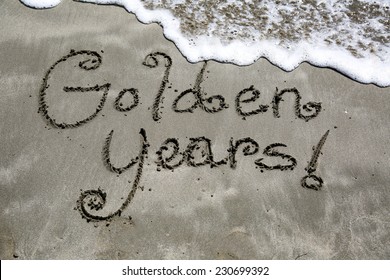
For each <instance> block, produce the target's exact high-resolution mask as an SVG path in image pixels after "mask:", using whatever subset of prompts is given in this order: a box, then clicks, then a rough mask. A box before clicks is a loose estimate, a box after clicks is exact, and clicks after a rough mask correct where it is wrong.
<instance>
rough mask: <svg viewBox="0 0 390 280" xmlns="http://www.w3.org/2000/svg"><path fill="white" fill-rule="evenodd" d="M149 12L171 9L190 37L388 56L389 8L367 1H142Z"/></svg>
mask: <svg viewBox="0 0 390 280" xmlns="http://www.w3.org/2000/svg"><path fill="white" fill-rule="evenodd" d="M142 2H144V3H145V6H146V7H147V8H149V9H167V10H169V11H171V12H172V13H173V14H174V16H175V17H177V18H179V19H180V23H181V25H180V27H181V30H182V31H183V33H185V34H186V35H187V36H189V37H196V36H198V35H205V34H207V35H208V36H215V37H218V38H221V39H222V40H223V41H225V42H226V43H228V42H229V41H231V40H235V39H238V40H244V41H248V42H250V41H255V40H275V41H276V42H278V44H280V45H281V46H284V47H286V48H290V47H291V44H292V45H294V43H296V42H300V41H303V40H305V41H308V42H316V43H317V44H319V45H335V46H340V47H342V48H344V49H346V50H348V51H349V52H350V53H351V54H353V55H354V56H356V57H362V56H366V54H367V53H374V54H375V55H377V56H379V57H386V56H388V55H389V54H388V53H389V44H390V35H389V34H390V7H389V5H388V3H387V4H383V3H381V2H379V3H376V2H370V3H367V2H365V1H356V0H354V1H332V2H333V4H330V3H328V2H327V1H316V0H301V1H275V0H270V1H269V0H257V1H193V0H183V1H177V0H163V1H149V0H143V1H142Z"/></svg>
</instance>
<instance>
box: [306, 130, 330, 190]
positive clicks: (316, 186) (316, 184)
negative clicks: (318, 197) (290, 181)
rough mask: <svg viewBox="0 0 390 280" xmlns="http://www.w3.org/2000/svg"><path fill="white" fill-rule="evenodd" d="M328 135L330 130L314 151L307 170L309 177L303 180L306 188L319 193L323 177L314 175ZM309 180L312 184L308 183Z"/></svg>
mask: <svg viewBox="0 0 390 280" xmlns="http://www.w3.org/2000/svg"><path fill="white" fill-rule="evenodd" d="M328 135H329V130H328V131H327V132H326V133H325V134H324V135H323V136H322V137H321V140H320V142H318V144H317V147H316V148H315V149H314V153H313V155H312V157H311V160H310V162H309V165H308V166H307V168H306V169H305V170H306V171H307V175H306V176H305V177H303V178H302V180H301V185H302V187H304V188H307V189H313V190H316V191H319V190H320V189H321V188H322V185H323V183H324V181H323V180H322V178H321V177H318V176H316V175H314V174H313V173H314V172H315V171H316V169H317V165H318V157H319V156H320V154H321V149H322V146H324V144H325V141H326V138H327V137H328ZM309 179H310V181H312V182H308V180H309Z"/></svg>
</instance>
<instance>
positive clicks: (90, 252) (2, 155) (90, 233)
mask: <svg viewBox="0 0 390 280" xmlns="http://www.w3.org/2000/svg"><path fill="white" fill-rule="evenodd" d="M0 11H1V17H0V26H1V32H2V34H1V36H0V88H1V91H0V120H1V122H0V143H1V145H0V258H1V259H389V258H390V254H389V252H390V218H389V217H390V203H389V202H390V191H389V182H390V175H389V169H390V162H389V155H388V153H389V152H388V151H389V147H390V127H389V123H390V114H389V112H390V88H389V87H387V88H380V87H377V86H374V85H363V84H360V83H357V82H355V81H353V80H351V79H349V78H347V77H345V76H343V75H341V74H339V73H338V72H336V71H333V70H331V69H322V68H316V67H313V66H311V65H309V64H307V63H303V64H302V65H300V66H299V67H298V68H297V69H295V70H294V71H292V72H285V71H283V70H281V69H280V68H278V67H276V66H274V65H272V64H271V63H269V62H268V61H267V60H265V59H260V60H259V61H257V62H256V63H254V64H252V65H250V66H247V67H239V66H235V65H232V64H224V63H218V62H215V61H208V62H207V63H204V62H200V63H196V64H191V63H188V61H187V60H186V59H185V58H184V57H183V56H182V55H181V54H180V52H179V51H178V50H177V48H176V47H175V45H174V44H173V43H172V42H170V41H168V40H166V38H165V37H164V36H163V33H162V29H161V27H160V26H159V25H157V24H150V25H145V24H141V23H139V22H138V21H137V20H136V18H135V16H133V15H130V14H129V13H128V12H126V11H125V10H124V9H123V8H120V7H115V6H100V5H91V4H85V3H77V2H74V1H62V2H61V4H59V5H58V6H57V7H55V8H53V9H47V10H34V9H30V8H27V7H26V6H24V5H22V4H20V3H19V2H18V1H0ZM189 16H190V15H189ZM179 97H180V98H179ZM156 100H157V101H158V102H157V103H156ZM156 104H157V105H156ZM167 139H169V141H168V142H167ZM196 141H198V144H197V143H196ZM199 143H200V144H199ZM240 143H241V144H240ZM161 146H163V147H162V148H161ZM175 147H176V148H178V151H177V152H175V151H174V150H175ZM211 151H212V153H211ZM172 155H173V156H172ZM304 178H306V179H305V180H304ZM320 181H322V183H321V184H320ZM310 187H311V188H310ZM316 187H317V188H318V189H319V190H318V191H316V190H315V189H316ZM118 210H120V211H119V212H118ZM92 215H94V216H92ZM88 221H89V222H88Z"/></svg>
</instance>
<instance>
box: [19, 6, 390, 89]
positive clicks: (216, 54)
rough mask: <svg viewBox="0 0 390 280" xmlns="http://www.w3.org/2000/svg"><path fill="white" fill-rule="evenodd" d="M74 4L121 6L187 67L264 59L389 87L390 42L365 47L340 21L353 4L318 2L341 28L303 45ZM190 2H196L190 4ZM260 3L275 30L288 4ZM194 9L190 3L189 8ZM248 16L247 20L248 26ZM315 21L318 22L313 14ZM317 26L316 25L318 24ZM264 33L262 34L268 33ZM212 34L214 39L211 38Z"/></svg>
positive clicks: (153, 13)
mask: <svg viewBox="0 0 390 280" xmlns="http://www.w3.org/2000/svg"><path fill="white" fill-rule="evenodd" d="M21 1H23V2H24V3H25V4H26V5H30V6H33V7H37V6H35V5H34V3H36V2H39V3H42V2H45V5H48V7H53V6H55V5H57V4H58V3H59V2H60V0H51V1H50V0H46V1H31V0H21ZM79 1H80V2H90V3H98V4H116V5H120V6H123V7H125V8H126V10H127V11H129V12H131V13H134V14H135V15H136V16H137V18H138V19H139V20H140V21H141V22H143V23H151V22H158V23H159V24H160V25H162V26H163V29H164V35H165V37H166V38H168V39H169V40H172V41H173V42H174V43H175V44H176V46H177V47H178V49H179V50H180V51H181V53H182V54H183V55H184V56H185V57H186V58H187V59H188V60H189V61H190V62H199V61H202V60H210V59H214V60H217V61H221V62H229V63H235V64H238V65H249V64H251V63H253V62H255V61H256V60H258V59H259V58H260V57H266V58H267V59H268V60H269V61H270V62H272V63H273V64H275V65H277V66H278V67H280V68H282V69H284V70H286V71H291V70H293V69H295V68H296V67H298V66H299V64H300V63H302V62H304V61H307V62H309V63H311V64H313V65H316V66H320V67H331V68H334V69H336V70H338V71H340V72H342V73H343V74H345V75H347V76H349V77H351V78H352V79H354V80H357V81H359V82H362V83H374V84H377V85H379V86H390V42H389V41H388V39H386V40H387V41H385V42H384V43H383V42H382V43H380V42H378V41H376V40H373V41H370V38H367V35H366V34H363V33H362V31H361V28H360V26H359V25H358V24H357V23H356V22H352V21H351V20H350V19H349V18H348V17H345V16H344V13H345V9H346V4H345V2H348V3H352V2H351V1H339V0H322V1H317V5H321V3H323V4H324V5H325V6H326V8H327V9H328V10H329V11H331V12H332V13H334V14H335V15H336V18H337V17H338V16H339V17H340V18H341V19H342V21H340V22H341V23H340V26H337V25H336V27H335V29H334V30H333V29H329V28H326V27H324V29H323V30H320V31H313V33H312V34H310V36H311V37H310V38H308V39H305V38H303V37H302V38H299V40H291V41H288V40H283V38H277V37H273V38H272V37H266V36H265V35H264V34H262V33H261V32H260V31H259V30H256V29H254V28H251V26H248V25H246V26H244V27H242V26H240V25H239V24H240V23H242V20H241V21H239V22H238V23H235V22H232V23H231V24H230V23H229V24H230V25H229V26H227V25H224V27H225V29H226V30H222V31H221V30H220V29H221V27H220V26H218V24H219V23H218V21H220V22H223V23H224V22H225V19H224V18H223V17H224V15H217V17H218V16H219V17H220V18H217V17H216V19H215V21H216V22H212V23H210V24H209V25H208V26H207V29H206V30H203V31H204V32H203V33H201V34H198V33H196V34H190V33H188V32H183V30H181V22H180V18H178V17H175V16H174V14H173V13H172V12H171V11H170V10H169V9H166V8H164V7H163V6H161V7H159V5H162V4H160V3H159V1H153V7H154V8H153V9H147V8H145V3H144V4H143V3H142V2H141V1H140V0H79ZM144 2H148V1H144ZM149 2H150V1H149ZM164 2H165V3H166V2H168V4H169V5H179V4H181V3H182V2H183V1H181V0H170V1H164ZM193 2H197V1H195V0H194V1H193ZM241 2H242V3H241ZM250 2H252V1H251V0H245V1H226V3H225V4H223V5H232V4H236V5H237V6H238V7H239V6H242V5H247V4H248V3H250ZM295 2H298V4H300V2H302V1H301V0H296V1H295ZM361 2H365V3H376V4H378V5H382V6H383V7H388V6H389V4H390V3H389V1H388V0H376V1H373V0H364V1H362V0H361ZM262 3H263V4H264V3H266V4H267V8H269V9H268V12H267V16H268V17H269V18H270V20H269V22H271V23H270V24H269V26H268V27H269V28H271V30H275V28H274V26H275V25H272V24H275V23H278V22H281V20H282V19H281V18H280V14H279V13H278V11H279V10H280V9H281V8H283V9H286V11H288V12H291V11H292V8H291V6H289V5H288V4H283V3H282V5H283V6H280V7H279V6H276V4H275V3H274V1H267V0H264V1H263V2H262ZM196 4H197V3H194V5H196ZM39 7H40V8H41V7H43V6H42V5H41V4H40V6H39ZM387 11H389V10H387ZM389 14H390V11H389V13H388V14H387V15H386V14H385V18H381V19H380V20H382V21H383V20H390V16H389ZM196 16H198V17H199V18H202V14H201V13H199V14H197V15H196ZM250 16H251V15H248V18H249V22H250ZM314 16H318V12H317V14H314ZM304 20H305V19H300V18H297V19H296V22H295V23H294V24H296V25H297V26H299V25H300V24H305V22H304ZM316 20H317V18H313V19H312V21H316ZM318 20H320V19H319V18H318ZM306 22H307V21H306ZM244 23H245V22H244ZM280 24H282V23H280ZM364 24H365V26H369V27H370V28H374V29H375V30H379V31H382V32H383V33H384V34H383V35H384V38H389V36H388V34H386V32H387V30H386V28H389V27H388V26H387V27H386V26H385V27H384V26H383V24H382V23H380V21H378V19H375V18H370V19H368V20H366V22H365V23H364ZM272 28H273V29H272ZM381 28H382V29H381ZM383 28H385V29H383ZM230 29H231V30H230ZM265 29H266V30H267V28H265ZM236 30H238V34H239V35H240V34H245V36H246V37H242V36H241V37H240V36H233V38H228V40H227V39H226V38H225V37H224V36H225V35H226V34H230V32H233V31H236ZM346 31H347V32H346ZM216 32H219V33H217V34H215V33H216ZM223 32H225V33H223ZM376 33H378V32H376ZM379 33H380V32H379ZM332 34H334V36H335V38H336V39H339V38H341V43H340V42H338V43H337V44H336V43H335V42H331V43H325V42H326V39H327V38H329V36H330V35H332ZM386 36H387V37H386ZM339 41H340V40H339ZM359 44H362V45H364V46H370V49H368V48H367V47H359ZM348 48H352V49H354V51H355V53H353V52H351V51H350V50H349V49H348Z"/></svg>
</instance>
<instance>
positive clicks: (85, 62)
mask: <svg viewBox="0 0 390 280" xmlns="http://www.w3.org/2000/svg"><path fill="white" fill-rule="evenodd" d="M74 57H77V58H79V60H78V61H79V62H78V67H79V68H81V69H83V70H86V71H92V70H95V69H97V68H99V67H100V65H101V64H102V56H101V54H99V53H98V52H95V51H89V50H80V51H74V50H71V52H70V53H69V54H67V55H65V56H63V57H62V58H60V59H59V60H57V61H56V62H55V63H54V64H53V65H52V66H51V67H50V68H49V69H48V70H47V72H46V74H45V76H44V78H43V82H42V86H41V90H40V93H39V112H40V113H41V114H42V116H43V117H44V119H45V121H46V122H47V123H48V124H50V125H51V126H52V127H54V128H58V129H71V128H72V129H75V128H78V127H81V126H83V125H86V124H88V123H89V122H91V121H92V120H93V119H95V118H96V117H97V116H98V114H99V113H100V111H101V110H102V109H103V107H104V106H105V105H106V101H107V94H108V92H109V90H110V86H111V84H110V83H105V84H102V85H95V86H91V87H69V86H64V87H63V90H64V91H65V92H80V93H83V92H91V91H96V92H102V95H101V98H100V100H99V102H98V103H97V105H96V109H95V110H94V111H93V112H92V113H91V114H90V115H89V116H88V117H86V118H83V119H80V120H78V121H75V122H73V123H65V122H58V121H57V120H56V119H55V116H53V115H52V114H51V113H50V110H49V106H48V105H47V98H46V95H47V90H48V88H49V87H50V80H51V78H52V77H51V75H52V72H53V70H54V69H55V68H56V67H57V65H59V64H60V63H66V62H67V61H68V59H70V58H74ZM172 64H173V62H172V59H171V57H170V56H168V55H167V54H165V53H162V52H153V53H150V54H148V55H147V56H146V57H145V59H144V62H143V65H144V66H146V67H149V68H155V67H157V66H159V65H163V67H164V74H163V78H162V80H161V84H160V86H159V88H158V91H157V94H156V96H155V99H154V102H153V104H152V115H151V118H152V119H153V121H155V122H157V123H158V122H159V121H160V120H161V118H162V115H161V108H162V101H163V99H164V92H165V90H166V87H167V84H168V83H169V75H170V69H171V67H172ZM206 69H207V62H204V63H203V65H202V68H201V69H200V71H199V73H198V74H197V76H196V80H195V83H194V86H193V87H192V88H190V89H187V90H184V91H183V92H181V93H179V94H178V95H177V97H176V98H175V100H174V102H173V103H172V106H171V108H172V112H174V113H179V114H183V113H194V112H196V111H197V110H202V111H204V112H207V113H210V114H215V113H218V112H221V111H222V110H227V109H228V108H229V104H227V102H226V100H225V98H224V97H223V96H222V95H213V96H208V97H206V96H205V94H204V91H203V89H202V82H203V80H204V73H205V71H206ZM126 94H128V95H130V96H131V97H132V104H130V105H128V106H127V107H124V105H123V103H122V102H121V101H122V99H123V98H124V96H125V95H126ZM285 94H292V95H293V96H294V97H295V103H294V105H293V106H294V113H295V115H296V117H297V118H299V119H302V120H303V121H305V122H308V121H310V120H312V119H313V118H315V117H317V116H318V115H319V114H320V112H321V109H322V106H321V103H320V102H308V103H306V104H302V103H301V99H302V97H301V94H300V92H299V91H298V90H297V89H296V88H286V89H282V90H279V89H278V88H276V90H275V93H274V96H273V99H272V101H271V104H260V105H258V107H257V108H256V109H253V106H252V107H251V108H252V109H248V108H249V107H247V106H246V105H248V104H249V103H252V104H254V103H255V102H256V101H258V99H259V98H260V91H259V90H257V89H256V88H255V87H254V86H253V85H250V86H249V87H247V88H245V89H243V90H241V91H240V92H239V93H238V94H237V95H236V98H235V100H234V107H235V111H236V113H237V115H238V116H239V117H241V118H242V119H243V120H245V119H246V118H248V117H251V116H254V115H257V114H263V113H266V112H267V111H272V114H273V116H274V117H275V118H280V110H279V108H280V104H281V102H282V101H283V99H282V97H283V96H284V95H285ZM188 95H190V96H192V97H193V98H192V100H193V101H192V103H191V104H190V105H188V104H187V105H186V106H183V104H181V102H180V101H181V100H182V99H183V98H184V97H185V96H188ZM139 103H140V96H139V92H138V89H136V88H126V89H123V90H122V91H120V92H119V94H118V96H117V97H116V98H115V101H114V104H113V107H114V109H116V110H117V111H119V112H130V111H131V110H133V109H134V108H136V107H137V106H138V104H139ZM328 134H329V130H328V131H326V132H325V133H324V135H323V136H322V137H321V138H320V140H319V142H318V144H317V145H316V147H314V152H313V155H312V158H311V160H310V162H309V165H308V167H307V168H306V169H305V170H306V172H307V175H306V176H304V177H303V178H302V180H301V186H302V187H304V188H307V189H313V190H317V191H318V190H320V189H321V188H322V187H323V179H322V178H321V177H319V176H317V175H315V174H314V173H315V171H316V168H317V165H318V158H319V156H320V154H321V150H322V148H323V146H324V144H325V141H326V139H327V137H328ZM139 135H140V149H139V152H138V155H137V156H135V157H134V158H132V159H130V160H129V163H128V164H127V165H125V166H122V167H116V166H114V165H113V164H112V163H111V156H110V145H111V140H112V138H113V137H114V130H112V131H110V132H109V133H108V135H107V137H106V139H105V141H104V144H103V149H102V155H103V163H104V165H105V166H106V167H107V168H108V169H109V170H110V171H111V172H113V173H117V174H122V173H123V172H126V171H127V170H129V169H130V168H132V167H133V166H136V173H135V179H134V180H133V183H132V186H131V190H130V192H129V194H128V196H127V198H126V199H125V201H124V202H123V204H122V205H121V206H120V207H119V209H118V210H116V211H115V212H113V213H110V214H108V215H105V216H101V215H98V214H97V212H98V211H99V210H101V209H103V207H104V205H105V203H106V196H107V194H106V193H105V192H104V191H103V190H101V189H97V190H86V191H82V193H81V195H80V197H79V199H78V200H77V209H78V210H79V212H80V214H81V215H82V217H83V218H85V219H86V220H87V221H93V222H98V221H110V220H112V219H113V218H114V217H117V216H121V214H122V213H123V211H124V210H125V209H126V207H127V206H128V205H129V204H130V203H131V201H132V200H133V198H134V196H135V194H136V192H137V189H138V188H140V186H139V184H140V180H141V177H142V172H143V165H144V163H145V158H146V156H147V155H148V153H149V144H148V141H147V132H146V130H145V129H144V128H140V132H139ZM189 140H190V142H189V144H187V146H186V147H185V148H184V149H181V147H180V141H179V139H177V138H168V139H166V140H165V141H163V142H162V144H161V146H160V148H159V149H158V150H157V151H156V155H157V158H158V160H157V162H156V164H157V168H158V170H161V169H166V170H174V169H176V168H179V167H180V166H182V165H186V166H187V167H194V168H195V167H200V166H205V165H208V166H209V167H210V168H217V167H219V166H222V165H227V166H229V167H230V168H231V169H235V168H236V166H237V160H236V155H237V153H238V152H241V153H242V154H243V155H244V156H254V155H256V154H258V153H259V144H258V143H257V142H256V141H255V140H254V139H252V138H250V137H246V138H241V139H233V138H230V140H229V143H228V148H227V153H226V156H225V157H224V158H219V159H216V158H215V156H214V154H213V150H212V141H211V139H208V138H206V137H204V136H199V137H196V138H190V139H189ZM284 148H287V145H286V144H283V143H272V144H270V145H268V146H267V147H265V148H264V150H263V151H262V157H260V158H258V159H256V160H254V164H255V166H256V168H258V169H259V170H260V171H261V172H264V171H269V170H279V171H292V170H294V169H295V167H296V166H297V159H295V158H294V157H293V156H291V155H289V154H287V153H286V152H281V151H280V150H283V149H284ZM264 157H274V158H278V159H279V160H280V162H279V163H277V164H274V165H267V164H265V163H264V162H263V160H264Z"/></svg>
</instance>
